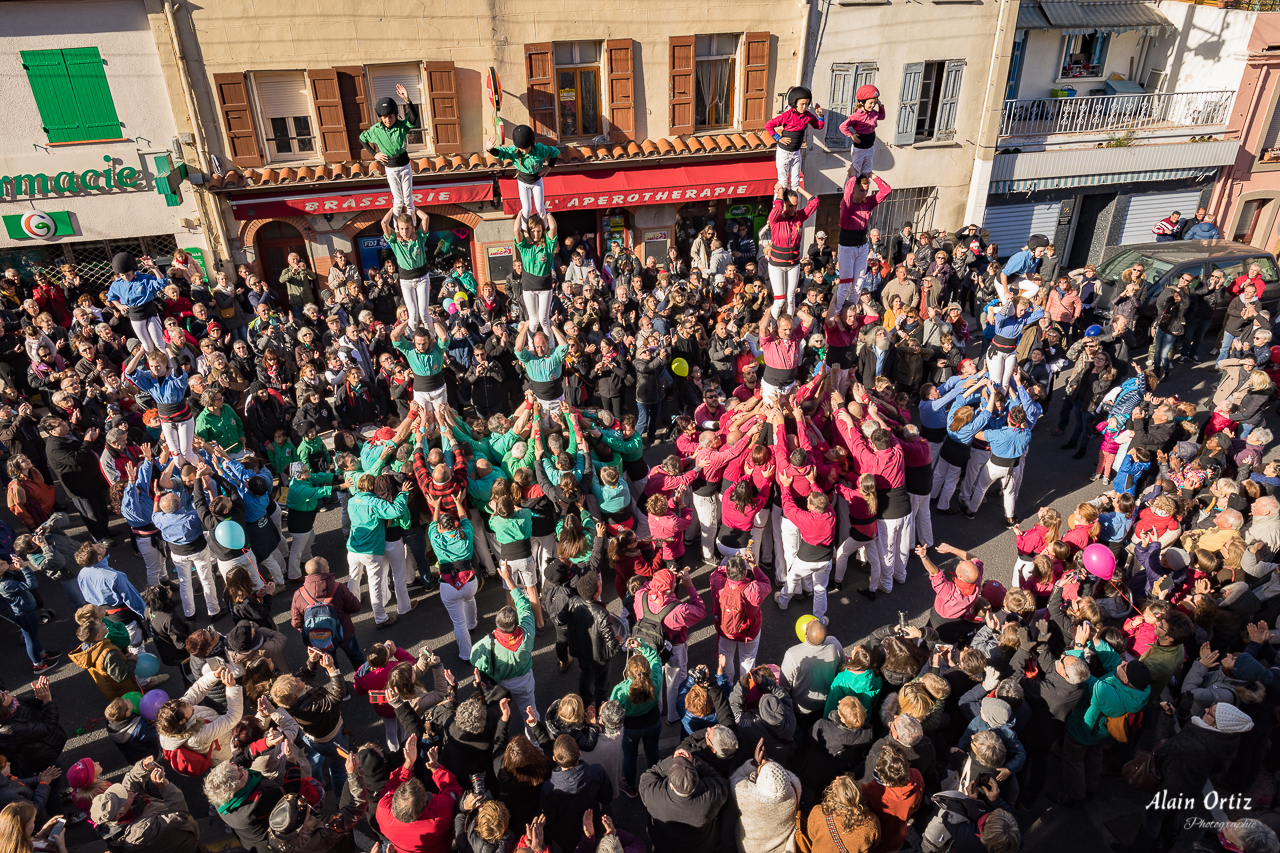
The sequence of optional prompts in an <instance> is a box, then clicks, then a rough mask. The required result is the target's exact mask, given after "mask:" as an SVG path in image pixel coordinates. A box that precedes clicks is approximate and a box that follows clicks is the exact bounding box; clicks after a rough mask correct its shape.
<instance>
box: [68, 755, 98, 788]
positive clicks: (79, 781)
mask: <svg viewBox="0 0 1280 853" xmlns="http://www.w3.org/2000/svg"><path fill="white" fill-rule="evenodd" d="M97 778H98V767H97V765H96V764H94V763H93V759H92V758H82V759H80V760H79V761H77V762H76V763H75V764H72V765H71V767H70V768H69V769H68V770H67V784H68V785H70V786H71V787H73V788H87V787H89V786H90V785H92V784H93V783H94V781H95V780H96V779H97Z"/></svg>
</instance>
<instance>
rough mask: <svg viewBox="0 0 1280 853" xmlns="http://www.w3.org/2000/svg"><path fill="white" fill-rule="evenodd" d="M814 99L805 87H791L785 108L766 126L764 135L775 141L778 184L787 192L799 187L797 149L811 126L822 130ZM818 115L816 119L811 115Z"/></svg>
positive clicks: (821, 122)
mask: <svg viewBox="0 0 1280 853" xmlns="http://www.w3.org/2000/svg"><path fill="white" fill-rule="evenodd" d="M812 102H813V95H812V93H810V92H809V90H808V89H806V88H805V87H804V86H793V87H792V88H791V91H790V92H788V93H787V105H788V106H787V108H786V109H785V110H783V111H782V114H781V115H776V116H774V117H773V118H771V119H769V121H768V122H767V123H766V124H765V126H764V129H765V131H766V132H767V133H768V134H769V135H770V136H772V137H773V138H774V139H776V140H778V155H777V160H778V183H780V184H782V186H783V187H785V188H787V189H791V190H794V189H798V188H799V187H800V148H801V146H802V145H803V144H804V133H805V130H807V129H808V128H809V127H810V126H812V127H815V128H817V129H818V130H822V125H823V120H822V107H820V106H817V105H814V108H813V112H812V113H811V112H809V104H810V103H812ZM814 113H817V115H814Z"/></svg>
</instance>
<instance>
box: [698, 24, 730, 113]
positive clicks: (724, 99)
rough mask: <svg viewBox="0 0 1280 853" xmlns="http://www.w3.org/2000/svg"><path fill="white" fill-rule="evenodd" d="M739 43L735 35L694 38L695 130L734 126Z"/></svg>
mask: <svg viewBox="0 0 1280 853" xmlns="http://www.w3.org/2000/svg"><path fill="white" fill-rule="evenodd" d="M739 39H740V37H739V36H738V35H737V34H736V33H718V34H716V35H706V36H696V37H695V38H694V42H693V54H694V58H695V59H694V62H695V65H694V76H695V79H696V88H695V93H696V97H695V100H694V120H695V123H696V125H697V127H698V128H701V129H705V128H713V127H729V126H731V125H732V124H733V121H734V94H733V93H734V89H735V88H736V87H735V83H736V82H737V81H736V77H737V71H738V68H737V59H738V42H739Z"/></svg>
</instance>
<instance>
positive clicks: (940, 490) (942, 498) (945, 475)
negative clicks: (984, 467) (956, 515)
mask: <svg viewBox="0 0 1280 853" xmlns="http://www.w3.org/2000/svg"><path fill="white" fill-rule="evenodd" d="M963 473H964V471H963V470H962V469H960V468H959V467H958V466H956V465H952V464H951V463H950V462H948V461H947V460H945V459H943V458H942V457H941V456H939V457H938V464H937V465H934V466H933V492H932V493H931V496H932V497H934V498H937V499H938V509H941V510H948V509H951V496H952V495H953V494H955V491H956V485H957V484H958V483H959V482H960V475H961V474H963Z"/></svg>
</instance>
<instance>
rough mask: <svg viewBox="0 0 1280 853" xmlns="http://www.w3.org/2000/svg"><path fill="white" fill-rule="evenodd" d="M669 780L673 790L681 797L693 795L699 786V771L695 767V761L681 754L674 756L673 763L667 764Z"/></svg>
mask: <svg viewBox="0 0 1280 853" xmlns="http://www.w3.org/2000/svg"><path fill="white" fill-rule="evenodd" d="M667 782H669V783H670V784H671V790H672V791H674V792H675V793H676V794H677V795H679V796H681V797H691V796H693V792H694V791H695V790H697V788H698V771H697V770H695V769H694V766H693V762H691V761H690V760H689V759H687V758H685V757H683V756H681V757H678V758H672V759H671V763H670V764H669V765H667Z"/></svg>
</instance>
